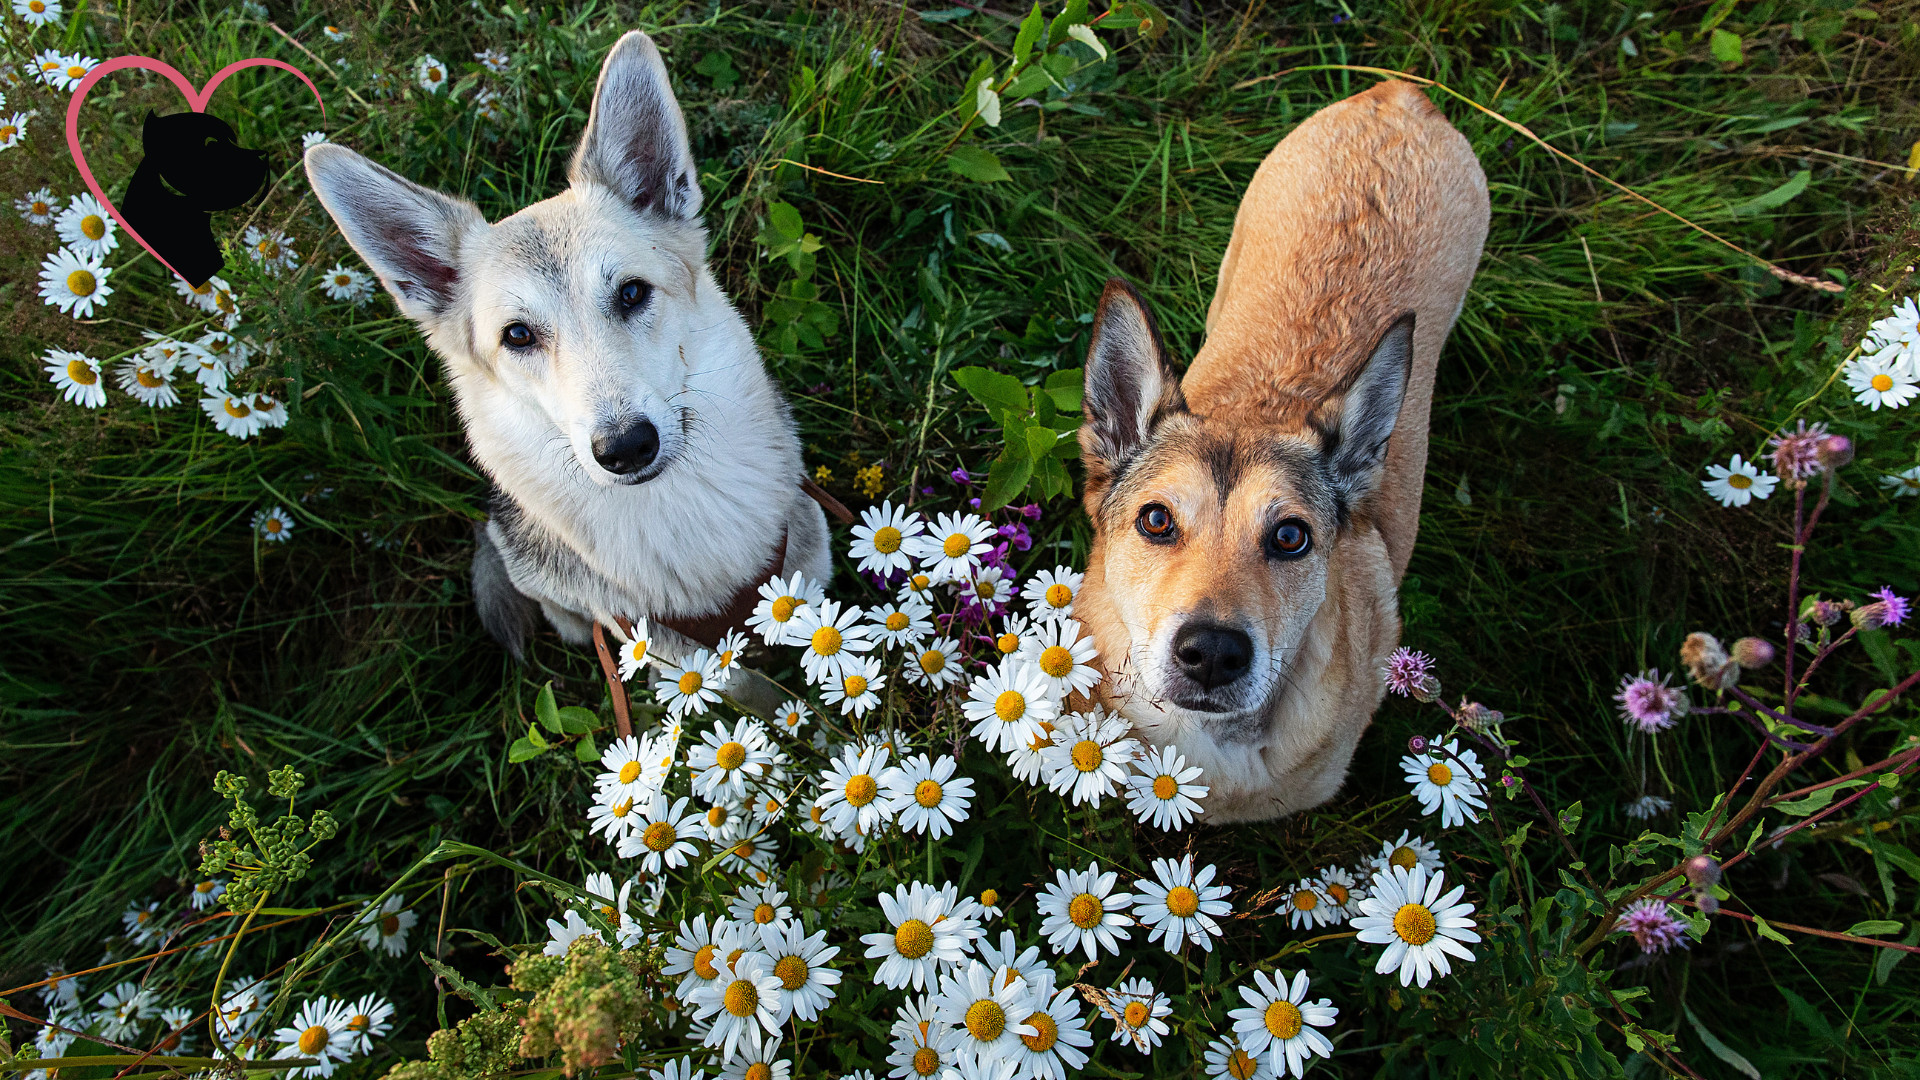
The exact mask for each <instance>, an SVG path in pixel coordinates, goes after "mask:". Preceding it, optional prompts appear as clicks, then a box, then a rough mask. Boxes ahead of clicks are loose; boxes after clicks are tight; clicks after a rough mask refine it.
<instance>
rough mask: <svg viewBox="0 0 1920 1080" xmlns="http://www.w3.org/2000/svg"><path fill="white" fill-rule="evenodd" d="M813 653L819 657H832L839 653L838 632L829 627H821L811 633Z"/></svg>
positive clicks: (839, 639) (839, 640) (839, 641)
mask: <svg viewBox="0 0 1920 1080" xmlns="http://www.w3.org/2000/svg"><path fill="white" fill-rule="evenodd" d="M812 645H813V651H814V652H815V653H818V654H819V655H821V656H832V655H833V654H834V653H837V652H839V651H840V645H841V638H840V631H838V630H835V629H834V628H833V627H831V626H823V627H821V628H820V629H818V630H815V631H814V632H813V639H812Z"/></svg>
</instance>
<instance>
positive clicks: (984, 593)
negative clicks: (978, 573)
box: [973, 581, 1000, 600]
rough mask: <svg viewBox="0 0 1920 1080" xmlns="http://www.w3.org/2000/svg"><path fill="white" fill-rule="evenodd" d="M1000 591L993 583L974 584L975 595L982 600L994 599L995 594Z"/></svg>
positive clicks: (978, 582) (977, 582)
mask: <svg viewBox="0 0 1920 1080" xmlns="http://www.w3.org/2000/svg"><path fill="white" fill-rule="evenodd" d="M999 591H1000V587H999V586H998V585H995V584H994V583H993V582H991V581H976V582H974V583H973V595H975V596H977V597H979V598H980V599H982V600H991V599H993V596H994V594H995V593H997V592H999Z"/></svg>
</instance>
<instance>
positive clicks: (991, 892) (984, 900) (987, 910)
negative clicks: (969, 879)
mask: <svg viewBox="0 0 1920 1080" xmlns="http://www.w3.org/2000/svg"><path fill="white" fill-rule="evenodd" d="M979 901H980V921H981V922H985V921H987V920H989V919H997V918H999V917H1000V916H1001V915H1004V914H1006V913H1005V912H1004V911H1002V910H1000V892H999V890H997V889H982V890H980V896H979Z"/></svg>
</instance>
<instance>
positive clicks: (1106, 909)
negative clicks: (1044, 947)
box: [1035, 862, 1133, 960]
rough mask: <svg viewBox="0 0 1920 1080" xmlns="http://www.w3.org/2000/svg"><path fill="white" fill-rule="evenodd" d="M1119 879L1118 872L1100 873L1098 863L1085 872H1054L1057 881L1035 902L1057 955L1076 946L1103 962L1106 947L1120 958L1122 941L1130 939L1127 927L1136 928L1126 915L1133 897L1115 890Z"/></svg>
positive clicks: (1043, 926)
mask: <svg viewBox="0 0 1920 1080" xmlns="http://www.w3.org/2000/svg"><path fill="white" fill-rule="evenodd" d="M1119 879H1120V875H1119V874H1118V873H1116V872H1115V871H1112V870H1109V871H1107V872H1106V873H1104V874H1103V873H1101V872H1100V864H1099V863H1097V862H1096V863H1092V864H1090V865H1088V867H1087V868H1086V869H1085V870H1055V871H1054V880H1053V881H1051V882H1049V883H1048V884H1047V887H1046V889H1045V890H1044V891H1043V892H1041V894H1040V897H1039V899H1038V900H1037V901H1035V907H1036V908H1037V909H1038V910H1039V912H1040V914H1041V915H1042V916H1044V918H1043V919H1042V920H1041V923H1040V932H1041V933H1042V934H1044V935H1045V936H1046V938H1047V944H1048V945H1050V946H1052V947H1053V952H1054V955H1056V956H1058V955H1061V954H1063V953H1068V952H1072V951H1073V948H1074V946H1076V945H1078V946H1079V947H1080V948H1081V949H1082V950H1083V951H1085V952H1086V954H1087V959H1089V960H1098V959H1100V950H1101V949H1103V948H1104V949H1105V950H1107V952H1109V953H1112V954H1114V955H1119V952H1120V942H1122V941H1126V940H1128V938H1129V937H1130V936H1131V935H1129V934H1128V933H1127V929H1126V928H1127V927H1129V926H1132V925H1133V919H1132V918H1131V917H1129V916H1128V915H1127V914H1126V910H1127V909H1128V908H1130V907H1132V906H1133V894H1132V893H1117V892H1114V891H1113V886H1114V883H1115V882H1117V881H1118V880H1119Z"/></svg>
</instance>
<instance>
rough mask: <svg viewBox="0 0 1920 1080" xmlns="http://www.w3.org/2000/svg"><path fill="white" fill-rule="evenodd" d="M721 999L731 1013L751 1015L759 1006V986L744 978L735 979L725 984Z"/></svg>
mask: <svg viewBox="0 0 1920 1080" xmlns="http://www.w3.org/2000/svg"><path fill="white" fill-rule="evenodd" d="M722 1000H723V1001H724V1003H725V1004H726V1006H727V1011H728V1012H730V1013H732V1014H733V1015H735V1016H752V1015H753V1014H754V1012H755V1011H756V1010H758V1009H759V1008H760V988H759V987H757V986H755V985H753V984H752V983H750V982H748V981H747V980H745V979H735V980H734V981H733V982H731V983H729V984H728V985H727V992H726V995H725V996H724V997H723V999H722Z"/></svg>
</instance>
